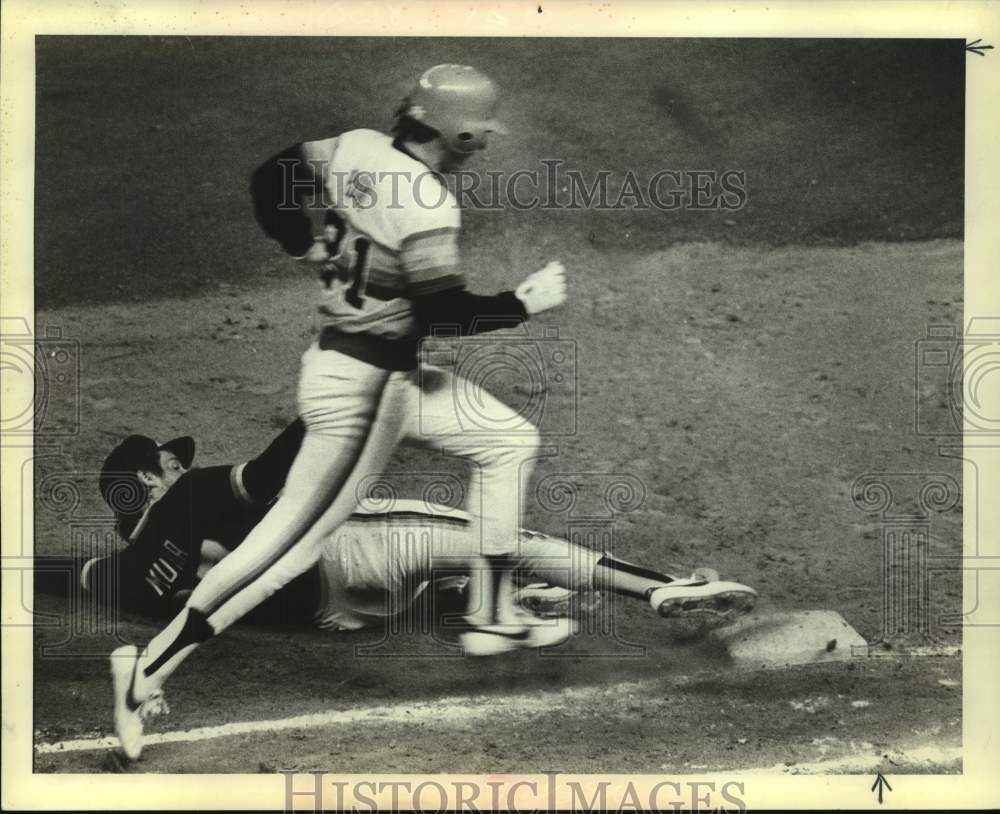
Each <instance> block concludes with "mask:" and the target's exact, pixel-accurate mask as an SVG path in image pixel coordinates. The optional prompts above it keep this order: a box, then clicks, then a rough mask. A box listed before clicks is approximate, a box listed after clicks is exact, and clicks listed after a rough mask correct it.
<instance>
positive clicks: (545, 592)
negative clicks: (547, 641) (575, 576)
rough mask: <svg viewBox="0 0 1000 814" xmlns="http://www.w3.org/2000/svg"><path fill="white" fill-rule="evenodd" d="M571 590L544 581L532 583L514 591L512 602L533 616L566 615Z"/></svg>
mask: <svg viewBox="0 0 1000 814" xmlns="http://www.w3.org/2000/svg"><path fill="white" fill-rule="evenodd" d="M573 595H574V593H573V591H569V590H567V589H566V588H559V587H556V586H554V585H549V584H548V583H545V582H538V583H532V584H531V585H525V586H524V587H523V588H518V589H517V590H516V591H515V592H514V602H516V603H517V604H518V605H519V606H520V607H521V608H523V609H524V610H525V611H527V612H528V613H530V614H533V615H534V616H542V617H553V616H568V615H569V612H570V600H571V599H572V598H573Z"/></svg>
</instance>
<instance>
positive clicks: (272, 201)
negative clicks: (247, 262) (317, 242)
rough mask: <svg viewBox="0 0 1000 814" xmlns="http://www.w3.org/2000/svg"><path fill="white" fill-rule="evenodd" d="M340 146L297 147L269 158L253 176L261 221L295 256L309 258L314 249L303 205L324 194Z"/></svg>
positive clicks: (318, 143)
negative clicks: (332, 159)
mask: <svg viewBox="0 0 1000 814" xmlns="http://www.w3.org/2000/svg"><path fill="white" fill-rule="evenodd" d="M336 146H337V139H336V138H330V139H324V140H322V141H307V142H304V143H302V144H296V145H294V146H292V147H289V148H288V149H287V150H283V151H282V152H280V153H278V154H277V155H275V156H272V157H271V158H269V159H268V160H267V161H265V162H264V163H263V164H261V165H260V166H259V167H258V168H257V169H256V170H254V172H253V175H252V176H251V179H250V194H251V196H252V197H253V206H254V214H255V215H256V216H257V222H258V223H259V224H260V226H261V228H262V229H263V230H264V232H265V233H266V234H267V235H268V236H269V237H271V238H273V239H274V240H276V241H278V243H280V244H281V247H282V248H283V249H284V250H285V251H286V252H287V253H288V254H290V255H292V256H293V257H297V258H300V259H301V258H304V257H306V256H307V255H308V254H309V252H310V249H311V248H312V246H313V243H314V236H313V225H312V220H311V219H310V218H309V215H308V214H307V213H306V211H305V209H304V207H303V203H304V201H306V200H307V199H309V198H312V197H314V196H316V195H321V194H322V192H323V180H324V177H325V174H326V166H327V164H328V163H329V161H330V159H331V158H332V157H333V153H334V150H335V149H336Z"/></svg>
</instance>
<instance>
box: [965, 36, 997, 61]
mask: <svg viewBox="0 0 1000 814" xmlns="http://www.w3.org/2000/svg"><path fill="white" fill-rule="evenodd" d="M981 42H982V39H978V40H976V41H975V42H970V43H969V44H968V45H966V46H965V50H966V51H971V52H972V53H973V54H977V55H979V56H981V57H984V56H986V54H984V53H983V51H992V50H993V46H992V45H980V44H979V43H981Z"/></svg>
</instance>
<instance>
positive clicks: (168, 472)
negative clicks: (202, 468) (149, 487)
mask: <svg viewBox="0 0 1000 814" xmlns="http://www.w3.org/2000/svg"><path fill="white" fill-rule="evenodd" d="M160 469H162V470H163V474H162V475H156V474H153V473H151V477H152V479H153V480H154V484H153V486H154V487H155V488H156V489H157V491H159V492H161V493H162V492H165V491H167V489H169V488H170V487H171V486H173V485H174V484H175V483H176V482H177V479H178V478H180V476H181V475H183V474H184V473H185V472H187V470H186V469H185V468H184V465H183V464H182V463H181V462H180V460H179V459H178V457H177V456H176V455H174V453H172V452H167V451H166V450H165V449H161V450H160Z"/></svg>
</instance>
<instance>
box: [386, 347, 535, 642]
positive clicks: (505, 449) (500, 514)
mask: <svg viewBox="0 0 1000 814" xmlns="http://www.w3.org/2000/svg"><path fill="white" fill-rule="evenodd" d="M420 376H421V379H420V383H421V393H420V405H419V410H418V411H417V414H416V415H415V416H414V420H413V422H412V423H411V425H410V426H409V430H408V433H407V437H406V440H407V441H409V442H411V443H417V444H420V445H424V446H428V447H431V448H433V449H437V450H441V451H443V452H445V453H447V454H450V455H457V456H460V457H463V458H466V459H467V460H469V461H470V462H471V463H472V464H473V467H472V472H471V475H470V485H469V491H468V495H467V500H466V508H467V510H468V511H469V512H470V513H471V514H472V515H473V517H474V518H475V520H474V524H473V528H472V530H471V532H470V536H469V538H468V543H469V548H468V551H467V554H468V556H469V571H470V583H469V601H468V606H467V618H468V620H469V622H470V623H471V624H472V625H473V626H474V627H476V628H478V629H480V630H483V631H486V632H487V633H488V634H489V635H492V636H496V637H500V638H505V639H507V640H508V643H507V644H505V643H504V642H503V641H500V640H499V639H498V641H496V642H494V643H492V644H491V643H490V642H488V641H486V640H483V641H482V642H480V641H479V637H477V638H475V639H473V638H471V637H472V636H473V635H474V634H467V635H466V637H465V643H466V650H467V652H483V653H486V652H490V650H491V648H492V647H493V646H494V645H495V646H496V648H497V650H498V651H502V650H503V649H509V647H510V646H517V645H518V643H519V642H520V643H522V644H526V645H527V646H532V645H533V644H534V642H533V641H531V640H530V636H529V634H528V632H527V631H526V630H525V629H524V619H523V615H522V614H521V613H520V610H519V608H518V607H517V605H516V603H515V601H514V584H513V559H512V557H513V555H514V553H515V551H516V549H517V543H518V529H519V527H520V521H521V505H522V501H523V500H524V497H525V495H526V494H527V490H528V481H529V479H530V477H531V474H532V470H533V468H534V461H535V458H536V457H537V455H538V449H539V435H538V431H537V429H536V428H535V427H533V426H532V425H531V423H530V422H528V421H527V420H526V419H524V418H523V417H522V416H520V415H519V414H518V413H517V412H516V411H515V410H513V409H511V408H510V407H508V406H507V405H506V404H503V402H501V401H499V399H497V398H495V397H494V396H492V395H491V394H490V393H488V392H487V391H485V390H483V389H482V388H478V387H473V386H472V385H471V384H470V383H469V382H467V381H465V380H463V379H461V378H460V377H457V376H454V375H453V374H451V373H449V372H446V371H443V370H440V369H438V368H433V367H425V368H423V369H422V370H421V372H420ZM480 645H482V648H481V649H480Z"/></svg>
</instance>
